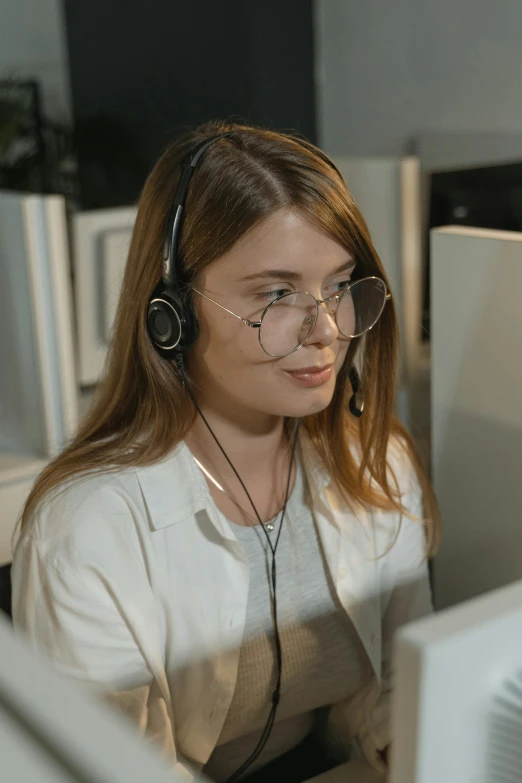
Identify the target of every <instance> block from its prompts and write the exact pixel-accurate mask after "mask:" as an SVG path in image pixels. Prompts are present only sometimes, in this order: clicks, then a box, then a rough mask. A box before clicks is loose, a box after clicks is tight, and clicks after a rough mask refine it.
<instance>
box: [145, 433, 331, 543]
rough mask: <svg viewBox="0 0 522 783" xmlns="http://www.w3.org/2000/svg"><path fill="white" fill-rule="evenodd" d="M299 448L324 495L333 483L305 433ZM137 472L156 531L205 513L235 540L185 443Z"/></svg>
mask: <svg viewBox="0 0 522 783" xmlns="http://www.w3.org/2000/svg"><path fill="white" fill-rule="evenodd" d="M299 449H300V454H301V458H302V464H303V468H304V470H305V473H306V476H307V479H308V482H309V484H310V486H311V489H312V491H313V493H314V494H318V493H321V492H322V491H323V490H324V489H325V487H326V486H327V485H328V484H329V483H330V477H329V475H328V473H327V471H326V469H325V468H324V466H323V465H322V464H320V461H319V459H318V457H317V454H316V452H315V448H314V446H313V444H312V443H311V441H310V439H309V437H308V436H307V434H306V433H305V432H304V431H301V432H300V434H299ZM135 471H136V476H137V479H138V483H139V485H140V488H141V491H142V493H143V497H144V499H145V501H146V503H147V508H148V510H149V513H150V524H151V526H152V527H153V528H154V529H155V530H159V529H161V528H164V527H168V526H169V525H175V524H177V523H178V522H184V521H185V520H187V519H190V518H194V517H195V516H196V514H197V513H198V512H200V511H203V510H205V511H207V513H208V514H209V516H210V518H211V520H212V521H213V522H214V524H215V525H216V526H217V527H218V528H219V530H220V531H221V533H222V534H223V535H224V536H225V537H226V538H231V537H232V535H231V533H230V526H229V525H227V526H224V525H223V524H222V522H221V518H220V515H219V514H216V513H215V504H214V501H213V499H212V496H211V494H210V491H209V488H208V485H207V482H206V480H205V477H204V476H203V473H202V472H201V470H200V469H199V468H198V466H197V465H196V463H195V462H194V458H193V456H192V453H191V451H190V449H189V448H188V446H187V445H186V443H185V442H184V441H181V442H180V443H178V444H177V446H176V447H175V448H174V449H173V450H172V451H171V452H169V454H167V456H166V457H164V458H163V459H162V460H160V461H159V462H155V463H154V464H152V465H140V466H138V467H136V468H135Z"/></svg>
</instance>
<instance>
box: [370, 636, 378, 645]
mask: <svg viewBox="0 0 522 783" xmlns="http://www.w3.org/2000/svg"><path fill="white" fill-rule="evenodd" d="M370 641H371V643H372V647H375V646H376V645H377V642H378V641H379V635H378V634H376V633H372V635H371V639H370Z"/></svg>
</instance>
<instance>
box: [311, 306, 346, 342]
mask: <svg viewBox="0 0 522 783" xmlns="http://www.w3.org/2000/svg"><path fill="white" fill-rule="evenodd" d="M338 336H339V329H338V328H337V323H336V320H335V302H331V301H330V302H322V303H321V304H320V305H319V306H318V312H317V321H316V322H315V326H314V328H313V329H312V332H311V334H310V337H309V338H308V340H307V341H306V342H307V344H310V343H320V344H321V345H331V344H332V343H333V342H335V340H337V338H338Z"/></svg>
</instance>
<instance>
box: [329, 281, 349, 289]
mask: <svg viewBox="0 0 522 783" xmlns="http://www.w3.org/2000/svg"><path fill="white" fill-rule="evenodd" d="M351 283H352V280H340V281H339V282H338V283H334V284H333V287H335V288H337V290H338V291H344V290H345V288H348V286H349V285H350V284H351Z"/></svg>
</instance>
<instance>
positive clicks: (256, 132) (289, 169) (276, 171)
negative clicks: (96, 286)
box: [21, 122, 440, 554]
mask: <svg viewBox="0 0 522 783" xmlns="http://www.w3.org/2000/svg"><path fill="white" fill-rule="evenodd" d="M225 131H234V133H233V135H232V136H230V137H227V138H223V139H221V140H219V141H218V142H216V143H214V144H213V145H212V146H211V147H210V148H209V149H208V150H207V151H206V153H205V155H204V156H203V158H202V159H201V162H200V164H199V166H198V168H197V170H196V172H195V174H194V177H193V180H192V183H191V186H190V189H189V193H188V197H187V203H186V218H185V222H184V226H183V231H182V237H181V243H180V248H179V249H180V256H181V258H182V259H183V266H184V270H185V274H186V276H187V278H188V279H193V278H194V277H195V276H196V275H197V274H198V273H199V272H200V271H201V270H202V269H203V268H204V267H206V266H208V265H209V264H211V263H212V262H213V261H214V260H215V259H217V258H219V257H220V256H221V255H222V254H224V253H225V252H227V251H228V250H229V249H230V248H231V247H232V246H233V245H234V244H235V243H236V242H237V241H238V240H239V239H240V237H241V236H243V235H244V234H245V233H246V232H247V231H249V230H250V229H251V228H252V227H253V226H254V225H256V224H257V223H259V222H260V221H262V220H263V219H265V218H267V217H268V216H269V215H271V214H273V213H274V212H276V211H277V210H279V209H282V208H292V209H297V210H300V211H301V212H302V213H303V214H305V215H306V216H307V217H308V219H309V220H311V221H312V222H313V223H314V224H315V225H316V226H317V227H318V228H320V229H322V230H324V231H326V232H327V233H328V234H329V235H330V236H332V237H333V238H334V239H335V240H337V241H338V242H339V243H340V244H342V245H343V246H344V247H345V248H346V249H347V250H348V251H349V252H350V253H352V255H353V257H354V258H355V259H356V260H357V276H361V277H364V276H366V275H377V276H379V277H382V278H383V279H384V280H386V282H388V281H387V278H386V274H385V272H384V269H383V268H382V265H381V262H380V260H379V257H378V255H377V253H376V251H375V249H374V247H373V244H372V241H371V239H370V235H369V232H368V229H367V226H366V223H365V222H364V219H363V217H362V215H361V213H360V212H359V210H358V208H357V206H356V204H355V202H354V201H353V199H352V197H351V196H350V194H349V193H348V191H347V189H346V186H345V184H344V182H343V181H342V179H341V178H340V176H338V175H337V174H336V172H335V170H334V169H333V168H332V167H331V166H330V165H329V163H328V160H327V159H326V158H325V156H324V155H323V154H322V153H321V152H320V151H319V150H317V148H315V147H314V146H313V145H312V144H309V143H308V142H306V141H303V140H299V141H297V140H296V139H295V138H293V137H292V136H289V135H284V134H281V133H276V132H273V131H270V130H265V129H260V128H254V127H250V126H245V125H237V124H226V123H220V122H212V123H207V124H205V125H204V126H201V127H200V128H198V129H197V130H195V131H192V132H189V133H186V134H185V135H184V136H182V137H181V138H180V139H179V140H177V141H175V142H174V143H173V144H171V145H170V146H169V147H168V149H167V150H166V152H165V153H164V154H163V155H162V157H161V158H160V159H159V161H158V162H157V164H156V166H155V167H154V169H153V171H152V172H151V174H150V176H149V177H148V179H147V181H146V183H145V186H144V189H143V192H142V194H141V197H140V200H139V208H138V215H137V219H136V224H135V227H134V232H133V236H132V242H131V246H130V251H129V257H128V261H127V266H126V270H125V275H124V280H123V285H122V290H121V295H120V300H119V305H118V310H117V314H116V319H115V326H114V332H113V337H112V340H111V345H110V349H109V352H108V356H107V361H106V366H105V371H104V375H103V378H102V379H101V380H100V382H99V384H98V386H97V388H96V392H95V396H94V399H93V402H92V405H91V407H90V410H89V411H88V414H87V415H86V417H85V418H84V420H83V421H82V422H81V424H80V426H79V428H78V431H77V433H76V435H75V437H74V439H73V440H72V441H71V443H69V444H68V445H67V446H66V448H65V449H64V450H63V451H62V452H61V454H60V455H59V456H58V457H56V459H54V460H53V461H52V462H51V463H50V464H49V465H48V466H47V467H46V468H45V469H44V470H43V472H42V473H41V474H40V476H39V477H38V479H37V481H36V483H35V485H34V487H33V489H32V491H31V493H30V495H29V497H28V500H27V503H26V505H25V508H24V510H23V513H22V517H21V524H22V529H24V528H25V527H26V526H27V525H28V523H29V520H30V519H31V518H32V517H33V515H34V513H35V511H36V509H37V507H38V506H39V504H40V503H41V501H42V500H43V499H44V497H45V496H46V495H47V494H48V493H49V492H50V491H51V490H55V489H59V488H60V487H61V486H62V485H63V484H64V482H68V480H69V479H73V478H76V477H80V476H83V475H85V474H90V473H92V472H97V471H104V472H107V471H112V470H118V469H122V468H125V467H129V466H132V465H145V464H151V463H154V462H156V461H159V460H160V459H161V458H162V457H164V456H165V455H166V454H167V453H168V452H169V451H170V450H171V449H172V448H173V447H174V446H175V445H176V444H177V443H179V442H180V441H181V440H183V438H184V437H185V435H186V434H187V432H188V430H189V429H190V427H191V425H192V423H193V421H194V416H195V411H194V408H193V405H192V403H191V400H190V398H189V397H188V395H187V393H186V392H185V391H184V389H183V387H182V385H181V382H180V378H179V374H178V370H177V368H176V366H175V363H174V362H170V361H166V360H165V359H163V358H162V357H160V356H159V355H158V353H157V352H156V351H155V349H154V347H153V346H152V344H151V341H150V339H149V336H148V333H147V328H146V317H145V316H146V312H147V305H148V301H149V298H150V295H151V293H152V291H153V290H154V289H155V287H156V286H157V284H158V282H159V280H160V277H161V257H162V241H163V235H164V230H165V222H166V219H167V214H168V211H169V208H170V206H171V204H172V201H173V198H174V193H175V189H176V185H177V182H178V179H179V175H180V164H181V162H182V160H183V158H184V157H185V156H186V155H187V153H188V151H189V150H190V149H191V148H192V147H193V146H194V145H196V144H197V143H199V142H200V141H203V140H204V139H205V138H210V137H211V136H214V135H217V134H218V133H223V132H225ZM359 342H360V338H359V339H353V340H352V341H351V343H350V346H349V350H348V354H347V357H346V361H345V363H344V365H343V368H342V370H341V372H340V373H339V375H338V378H337V381H336V387H335V391H334V395H333V398H332V400H331V402H330V404H329V406H328V407H327V408H326V409H325V410H323V411H321V412H320V413H316V414H313V415H311V416H308V417H306V418H305V419H304V420H303V422H302V425H303V427H304V429H305V430H306V432H307V433H308V435H309V437H310V439H311V441H312V442H313V444H314V446H315V448H316V450H317V453H318V456H319V458H320V459H321V460H322V461H323V463H324V465H325V467H326V469H327V470H328V472H329V475H330V476H331V477H332V479H333V480H334V481H335V482H336V483H337V485H338V487H339V488H340V490H341V492H342V493H343V495H344V496H345V498H346V499H347V502H349V503H355V504H357V503H361V504H364V505H370V506H374V507H377V508H381V509H389V510H399V511H402V512H404V511H405V509H403V507H402V505H401V502H400V495H399V494H398V492H397V489H396V488H395V489H394V488H393V487H392V486H391V485H390V481H389V471H388V459H387V454H388V445H389V440H390V437H395V438H396V439H397V440H398V442H400V443H402V445H403V447H404V449H405V452H406V453H407V454H408V455H409V457H410V459H411V460H412V462H413V465H414V467H415V470H416V473H417V476H418V480H419V482H420V485H421V488H422V491H423V498H424V522H425V525H426V530H427V544H428V546H427V550H428V553H430V554H431V553H433V552H434V551H435V549H436V547H437V544H438V539H439V528H440V520H439V512H438V508H437V502H436V499H435V496H434V493H433V490H432V488H431V485H430V482H429V479H428V477H427V475H426V472H425V470H424V468H423V466H422V462H421V460H420V458H419V456H418V454H417V452H416V449H415V446H414V444H413V442H412V440H411V438H410V436H409V435H408V433H407V432H406V430H405V428H404V427H403V426H402V425H401V423H400V422H399V421H398V420H397V418H396V417H395V416H394V415H393V405H394V398H395V386H396V365H397V350H398V328H397V319H396V314H395V308H394V305H393V299H392V300H390V301H388V303H387V305H386V307H385V308H384V311H383V314H382V316H381V318H380V320H379V321H378V323H377V324H376V326H375V327H374V328H373V329H372V330H371V331H370V332H369V333H368V334H367V335H366V336H365V337H364V344H363V345H361V349H362V350H361V354H362V358H361V361H360V369H361V377H362V385H363V388H364V395H365V410H364V415H363V416H362V417H361V418H360V419H355V418H354V417H353V416H352V415H351V414H350V413H349V412H348V411H347V400H348V397H349V395H350V394H351V387H350V384H349V380H348V368H349V367H350V366H351V364H352V363H353V361H354V356H355V353H356V351H357V348H358V346H359ZM287 423H288V422H287ZM354 444H355V445H356V446H357V447H358V448H357V449H356V450H355V451H356V452H358V456H357V455H356V454H355V453H354V450H353V449H352V448H351V445H352V446H353V445H354ZM392 478H393V477H392ZM392 483H393V482H392Z"/></svg>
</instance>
